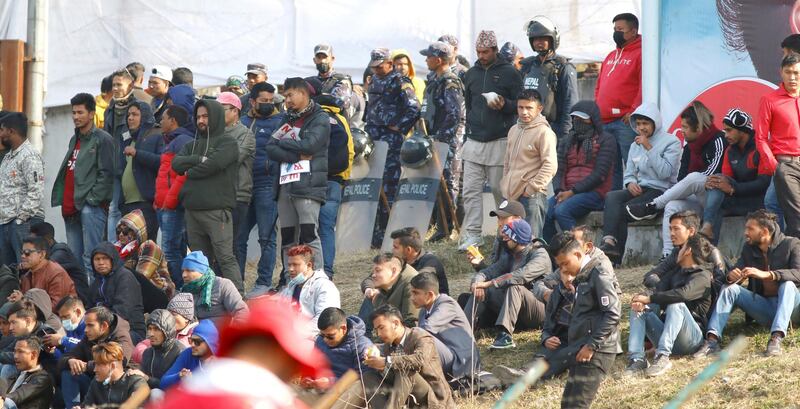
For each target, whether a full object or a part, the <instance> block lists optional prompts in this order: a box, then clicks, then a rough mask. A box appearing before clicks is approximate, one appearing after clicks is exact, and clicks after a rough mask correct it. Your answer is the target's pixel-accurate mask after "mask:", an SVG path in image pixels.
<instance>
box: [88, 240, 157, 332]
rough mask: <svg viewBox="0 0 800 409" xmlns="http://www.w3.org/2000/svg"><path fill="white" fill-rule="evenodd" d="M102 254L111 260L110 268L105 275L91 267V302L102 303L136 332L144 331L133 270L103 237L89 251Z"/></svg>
mask: <svg viewBox="0 0 800 409" xmlns="http://www.w3.org/2000/svg"><path fill="white" fill-rule="evenodd" d="M98 253H100V254H105V255H106V256H108V257H110V258H111V260H112V261H113V266H112V270H111V272H110V273H109V274H107V275H105V276H104V275H101V274H99V273H97V272H96V271H95V273H94V277H95V279H94V282H93V283H92V287H91V289H90V294H91V299H92V302H91V304H89V305H91V306H96V305H103V306H105V307H108V309H110V310H111V311H113V312H114V313H116V314H118V315H119V316H120V317H122V318H123V319H124V320H126V321H128V322H129V323H130V327H131V331H134V332H136V333H137V334H139V335H140V336H142V337H144V335H145V325H144V307H143V306H142V288H141V286H140V285H139V281H137V280H136V277H135V276H134V274H138V273H132V272H131V271H130V270H128V269H127V268H125V266H124V265H123V263H122V260H121V259H120V258H119V253H118V252H117V249H116V247H114V245H113V244H111V243H109V242H107V241H104V242H101V243H100V244H98V245H97V247H95V249H94V250H93V251H92V257H94V255H95V254H98Z"/></svg>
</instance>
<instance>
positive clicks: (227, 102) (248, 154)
mask: <svg viewBox="0 0 800 409" xmlns="http://www.w3.org/2000/svg"><path fill="white" fill-rule="evenodd" d="M217 102H219V103H220V104H222V108H223V109H224V110H225V136H227V137H230V138H232V139H233V140H235V141H236V143H237V145H238V146H239V168H238V169H239V170H238V172H237V182H238V184H237V186H236V208H235V209H234V211H233V239H234V245H235V242H236V238H237V237H239V231H241V230H242V228H243V227H244V222H245V220H246V219H247V212H248V211H249V210H250V199H251V198H252V197H253V159H254V157H255V152H256V139H255V136H253V133H252V132H250V130H249V129H247V127H246V126H244V125H242V124H241V123H240V122H239V111H240V110H241V109H242V103H241V101H240V100H239V97H237V96H236V94H234V93H232V92H223V93H221V94H219V95H218V96H217ZM248 233H249V232H248ZM237 255H238V254H237ZM240 256H241V257H245V258H246V257H247V254H244V255H240ZM245 261H246V260H238V262H239V266H240V268H239V270H240V271H241V272H242V275H244V268H243V266H244V263H245ZM243 279H244V278H243Z"/></svg>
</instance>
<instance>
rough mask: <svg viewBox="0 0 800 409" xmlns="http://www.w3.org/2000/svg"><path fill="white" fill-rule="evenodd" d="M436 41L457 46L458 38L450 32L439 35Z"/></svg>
mask: <svg viewBox="0 0 800 409" xmlns="http://www.w3.org/2000/svg"><path fill="white" fill-rule="evenodd" d="M438 41H442V42H445V43H447V44H450V45H451V46H453V47H458V38H457V37H456V36H454V35H452V34H444V35H442V36H441V37H439V40H438Z"/></svg>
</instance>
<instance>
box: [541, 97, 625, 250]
mask: <svg viewBox="0 0 800 409" xmlns="http://www.w3.org/2000/svg"><path fill="white" fill-rule="evenodd" d="M570 117H571V118H572V123H571V124H570V130H569V131H568V132H567V133H566V135H565V137H564V139H562V143H561V144H560V145H559V147H558V171H557V172H556V177H555V183H554V184H553V185H554V186H555V187H556V188H555V196H553V197H551V198H550V199H549V200H548V204H547V215H546V216H545V219H544V228H543V229H542V238H543V239H544V240H545V241H548V242H549V241H550V239H551V238H552V237H553V236H554V235H555V234H556V222H558V226H559V227H560V228H561V231H567V230H570V229H572V228H573V227H575V224H577V220H578V219H580V218H581V217H584V216H586V215H587V214H589V212H591V211H594V210H602V209H603V203H604V202H605V197H606V194H607V193H608V191H609V190H611V179H612V174H613V172H614V164H615V163H616V160H617V144H616V140H614V139H613V136H612V135H611V134H609V133H607V132H604V131H603V122H602V120H601V119H600V108H599V107H598V106H597V104H595V103H594V101H580V102H578V103H577V104H575V106H574V107H572V112H571V113H570Z"/></svg>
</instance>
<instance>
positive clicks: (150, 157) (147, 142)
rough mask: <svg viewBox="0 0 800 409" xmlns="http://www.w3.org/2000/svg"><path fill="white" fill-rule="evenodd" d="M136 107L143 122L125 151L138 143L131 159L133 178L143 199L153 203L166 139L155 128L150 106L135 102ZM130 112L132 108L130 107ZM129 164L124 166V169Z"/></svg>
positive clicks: (133, 133) (133, 134) (127, 143)
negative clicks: (132, 144)
mask: <svg viewBox="0 0 800 409" xmlns="http://www.w3.org/2000/svg"><path fill="white" fill-rule="evenodd" d="M134 105H135V106H136V107H138V108H139V111H140V112H141V115H142V122H141V125H140V126H139V129H137V130H136V132H131V139H129V140H127V141H124V142H123V149H124V147H126V146H130V144H131V143H133V142H136V146H135V148H136V155H135V156H134V157H133V158H132V159H131V166H132V167H133V168H132V171H133V178H134V179H135V180H136V188H137V189H139V194H141V195H142V197H143V198H144V199H145V200H147V201H149V202H152V201H153V198H154V197H155V195H156V177H157V176H158V168H159V166H161V153H162V152H163V151H164V138H163V137H162V136H161V132H160V130H159V129H158V128H155V125H156V123H155V122H156V120H155V119H154V118H153V110H152V108H150V104H148V103H146V102H142V101H134V102H133V103H132V104H131V106H134ZM128 109H129V110H130V107H128ZM126 165H127V163H124V164H122V167H123V169H125V166H126Z"/></svg>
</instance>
